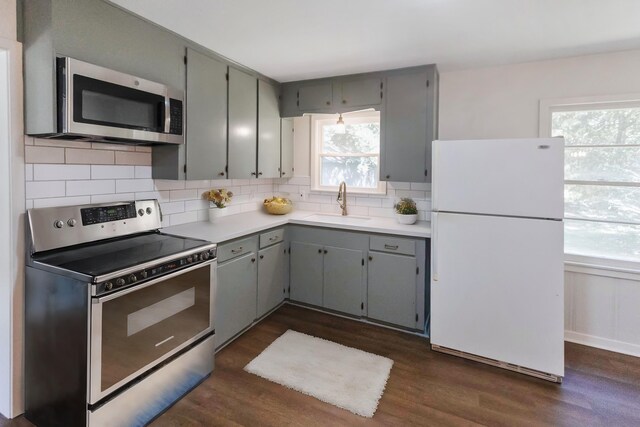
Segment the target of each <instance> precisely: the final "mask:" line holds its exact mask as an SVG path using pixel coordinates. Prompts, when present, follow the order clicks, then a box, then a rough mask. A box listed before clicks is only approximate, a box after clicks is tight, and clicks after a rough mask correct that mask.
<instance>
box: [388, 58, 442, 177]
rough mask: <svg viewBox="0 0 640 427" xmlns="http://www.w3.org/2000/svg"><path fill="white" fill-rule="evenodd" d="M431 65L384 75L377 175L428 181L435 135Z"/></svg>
mask: <svg viewBox="0 0 640 427" xmlns="http://www.w3.org/2000/svg"><path fill="white" fill-rule="evenodd" d="M437 90H438V74H437V70H436V68H435V66H428V67H421V68H420V69H418V70H416V71H409V72H403V73H398V74H392V75H389V76H387V78H386V82H385V102H384V108H383V109H382V114H381V119H380V123H381V126H382V129H381V140H380V143H381V146H380V159H381V166H380V179H381V180H383V181H402V182H431V142H432V141H433V140H434V139H437V137H438V133H437V126H438V125H437V101H438V92H437Z"/></svg>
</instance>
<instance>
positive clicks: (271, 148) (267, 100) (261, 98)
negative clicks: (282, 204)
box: [258, 80, 280, 178]
mask: <svg viewBox="0 0 640 427" xmlns="http://www.w3.org/2000/svg"><path fill="white" fill-rule="evenodd" d="M258 177H259V178H279V177H280V110H279V109H278V88H276V87H275V86H273V85H271V84H269V83H267V82H265V81H262V80H258Z"/></svg>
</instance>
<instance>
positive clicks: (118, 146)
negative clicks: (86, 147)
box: [91, 142, 136, 151]
mask: <svg viewBox="0 0 640 427" xmlns="http://www.w3.org/2000/svg"><path fill="white" fill-rule="evenodd" d="M91 148H93V149H94V150H96V151H98V150H113V151H136V148H135V146H134V145H124V144H105V143H103V142H92V143H91Z"/></svg>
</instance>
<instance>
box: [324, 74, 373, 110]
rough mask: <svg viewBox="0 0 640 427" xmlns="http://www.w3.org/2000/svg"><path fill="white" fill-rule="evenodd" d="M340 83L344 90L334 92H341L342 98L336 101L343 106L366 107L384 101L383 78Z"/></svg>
mask: <svg viewBox="0 0 640 427" xmlns="http://www.w3.org/2000/svg"><path fill="white" fill-rule="evenodd" d="M338 85H339V86H341V88H342V90H341V91H336V90H334V92H333V93H334V95H336V94H340V99H339V100H336V101H338V102H339V105H341V106H344V107H364V106H370V105H379V104H380V103H381V102H382V80H381V79H379V78H374V79H359V80H351V81H343V82H341V83H339V84H338ZM336 101H334V103H335V102H336Z"/></svg>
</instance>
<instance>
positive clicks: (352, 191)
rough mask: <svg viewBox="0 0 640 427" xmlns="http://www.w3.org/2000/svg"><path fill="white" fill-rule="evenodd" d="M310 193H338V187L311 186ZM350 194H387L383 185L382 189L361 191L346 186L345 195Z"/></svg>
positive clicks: (382, 195)
mask: <svg viewBox="0 0 640 427" xmlns="http://www.w3.org/2000/svg"><path fill="white" fill-rule="evenodd" d="M310 193H311V194H338V187H336V188H335V190H334V189H328V188H311V190H310ZM350 194H354V195H359V196H378V197H385V196H386V195H387V189H386V186H385V189H384V191H363V190H358V189H355V188H352V187H347V195H350Z"/></svg>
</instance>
